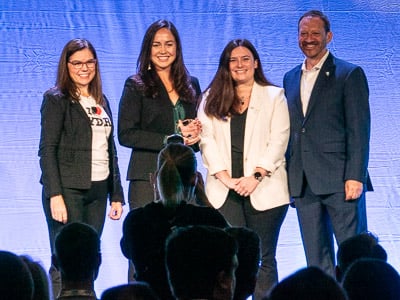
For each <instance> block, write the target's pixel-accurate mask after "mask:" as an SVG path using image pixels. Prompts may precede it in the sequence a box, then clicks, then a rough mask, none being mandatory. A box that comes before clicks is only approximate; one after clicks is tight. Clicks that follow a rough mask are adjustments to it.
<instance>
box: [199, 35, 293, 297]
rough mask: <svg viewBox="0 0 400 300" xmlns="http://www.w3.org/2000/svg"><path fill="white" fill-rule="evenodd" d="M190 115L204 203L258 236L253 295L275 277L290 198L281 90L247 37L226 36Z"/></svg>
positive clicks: (285, 112)
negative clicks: (196, 132) (198, 127)
mask: <svg viewBox="0 0 400 300" xmlns="http://www.w3.org/2000/svg"><path fill="white" fill-rule="evenodd" d="M198 118H199V119H200V121H201V123H202V125H203V131H202V134H201V142H200V149H201V153H202V159H203V163H204V166H205V168H206V169H207V178H206V193H207V196H208V198H209V201H210V203H211V204H212V205H213V206H214V207H215V208H217V209H219V210H220V212H221V213H222V214H223V215H224V217H225V218H226V219H227V221H228V222H229V223H230V224H231V225H233V226H245V227H248V228H250V229H252V230H254V231H255V232H256V233H257V234H258V235H259V236H260V239H261V251H262V261H261V266H260V270H259V275H258V280H257V285H256V289H255V294H254V296H255V299H261V298H262V296H264V295H265V292H266V291H267V290H268V289H269V288H270V287H272V286H273V285H274V284H275V283H276V282H277V281H278V274H277V265H276V260H275V253H276V246H277V242H278V235H279V231H280V228H281V225H282V223H283V220H284V218H285V216H286V212H287V209H288V204H289V199H290V198H289V193H288V184H287V175H286V168H285V151H286V147H287V143H288V139H289V113H288V108H287V103H286V98H285V96H284V91H283V89H282V88H278V87H276V86H274V85H273V84H271V83H270V82H269V81H268V80H267V79H266V77H265V75H264V73H263V70H262V65H261V61H260V59H259V55H258V53H257V50H256V49H255V48H254V46H253V45H252V44H251V43H250V42H249V41H248V40H246V39H239V40H232V41H230V42H229V43H228V44H227V46H226V47H225V49H224V50H223V52H222V54H221V57H220V61H219V67H218V70H217V72H216V74H215V76H214V78H213V80H212V81H211V83H210V85H209V86H208V88H207V90H206V92H205V93H204V96H203V99H202V102H201V104H200V106H199V111H198Z"/></svg>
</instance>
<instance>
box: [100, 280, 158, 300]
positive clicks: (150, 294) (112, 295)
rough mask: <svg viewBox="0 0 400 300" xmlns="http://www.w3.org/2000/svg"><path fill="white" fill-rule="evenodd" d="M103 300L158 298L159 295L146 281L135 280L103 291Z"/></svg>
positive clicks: (149, 299) (154, 299) (147, 299)
mask: <svg viewBox="0 0 400 300" xmlns="http://www.w3.org/2000/svg"><path fill="white" fill-rule="evenodd" d="M100 299H101V300H158V299H159V298H158V296H157V295H156V293H155V292H154V291H153V289H152V288H151V287H150V285H149V284H147V283H146V282H141V281H135V282H132V283H129V284H123V285H118V286H114V287H111V288H109V289H107V290H105V291H104V292H103V294H102V295H101V298H100Z"/></svg>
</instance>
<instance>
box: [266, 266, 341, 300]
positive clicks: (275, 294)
mask: <svg viewBox="0 0 400 300" xmlns="http://www.w3.org/2000/svg"><path fill="white" fill-rule="evenodd" d="M266 299H268V300H293V299H296V300H321V299H324V300H346V299H347V297H346V293H345V292H344V290H343V289H342V288H341V287H340V286H339V284H338V283H337V281H336V280H335V279H334V278H333V277H331V276H329V275H328V274H326V273H325V272H324V271H322V270H321V269H319V268H317V267H307V268H303V269H300V270H299V271H297V272H295V273H293V274H292V275H290V276H289V277H287V278H285V279H284V280H282V281H281V282H279V283H278V284H277V285H276V286H275V287H273V288H272V290H271V292H270V294H269V297H268V298H266Z"/></svg>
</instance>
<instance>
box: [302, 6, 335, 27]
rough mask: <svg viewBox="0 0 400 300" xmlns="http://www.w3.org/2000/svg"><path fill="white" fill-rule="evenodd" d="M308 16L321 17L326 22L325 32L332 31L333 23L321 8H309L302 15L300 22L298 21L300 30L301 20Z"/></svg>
mask: <svg viewBox="0 0 400 300" xmlns="http://www.w3.org/2000/svg"><path fill="white" fill-rule="evenodd" d="M307 17H312V18H320V19H321V20H322V22H324V29H325V32H329V31H331V23H330V22H329V19H328V17H327V16H326V15H325V14H324V13H323V12H321V11H319V10H309V11H307V12H306V13H304V14H303V15H302V16H301V17H300V19H299V22H298V23H297V28H298V30H300V22H301V20H303V19H304V18H307Z"/></svg>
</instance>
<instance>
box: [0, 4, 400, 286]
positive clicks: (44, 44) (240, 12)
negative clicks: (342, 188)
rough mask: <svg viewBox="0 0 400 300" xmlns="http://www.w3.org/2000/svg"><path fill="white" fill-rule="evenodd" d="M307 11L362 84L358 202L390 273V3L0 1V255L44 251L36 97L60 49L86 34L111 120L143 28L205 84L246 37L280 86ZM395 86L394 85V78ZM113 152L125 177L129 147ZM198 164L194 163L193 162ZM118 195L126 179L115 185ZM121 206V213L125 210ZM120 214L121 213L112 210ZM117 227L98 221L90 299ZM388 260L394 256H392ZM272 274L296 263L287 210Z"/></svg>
mask: <svg viewBox="0 0 400 300" xmlns="http://www.w3.org/2000/svg"><path fill="white" fill-rule="evenodd" d="M309 9H319V10H323V11H324V12H325V13H326V14H327V15H328V16H329V17H330V19H331V22H332V31H333V33H334V38H333V41H332V43H331V44H330V47H329V48H330V50H331V51H332V52H333V53H334V54H335V55H337V56H338V57H340V58H343V59H346V60H348V61H351V62H354V63H356V64H359V65H360V66H362V67H363V68H364V70H365V72H366V74H367V76H368V80H369V84H370V91H371V97H370V103H371V111H372V136H371V153H370V166H369V170H370V174H371V177H372V180H373V183H374V187H375V192H373V193H369V194H368V195H367V197H368V199H367V201H368V217H369V228H370V230H371V231H373V232H375V233H376V234H377V235H378V236H379V237H380V240H381V242H382V244H383V245H384V247H385V248H386V249H387V251H388V253H389V262H390V263H392V264H393V265H394V266H395V267H396V268H397V269H400V257H399V255H398V253H399V252H398V251H399V250H398V249H399V248H400V208H399V206H400V205H399V196H400V195H399V194H400V182H399V178H400V165H399V162H400V150H399V149H400V147H399V145H398V143H399V140H398V139H399V135H400V134H399V128H400V88H399V77H400V5H399V1H398V0H353V1H339V0H320V1H316V0H308V1H305V0H302V1H296V0H288V1H281V0H270V1H264V0H251V1H250V0H240V1H239V0H218V1H213V0H209V1H207V0H204V1H201V0H199V1H191V0H189V1H187V0H176V1H166V0H158V1H148V0H142V1H140V0H133V1H132V0H104V1H93V0H81V1H78V0H69V1H64V0H52V1H40V0H19V1H5V0H2V1H1V2H0V109H1V110H0V111H1V112H0V124H1V129H0V130H1V139H0V171H1V173H0V175H1V177H2V178H3V179H2V180H3V181H2V182H1V184H0V186H1V187H0V249H6V250H11V251H14V252H16V253H18V254H29V255H31V256H32V257H33V258H35V259H37V260H40V261H41V262H42V263H43V265H44V266H45V267H46V268H47V267H48V266H49V263H50V250H49V245H48V244H49V243H48V236H47V229H46V224H45V219H44V215H43V212H42V207H41V200H40V199H41V185H40V184H39V177H40V169H39V163H38V156H37V151H38V142H39V134H40V113H39V109H40V105H41V102H42V95H43V93H44V91H46V90H47V89H48V88H49V87H51V86H53V85H54V81H55V74H56V67H57V62H58V58H59V55H60V52H61V50H62V48H63V46H64V45H65V43H66V42H67V41H68V40H70V39H72V38H75V37H85V38H88V39H89V40H90V41H91V42H92V43H93V44H94V46H95V47H96V49H97V51H98V55H99V62H100V67H101V71H102V77H103V82H104V92H105V93H106V95H107V96H108V97H109V99H110V100H111V105H112V109H113V112H114V122H115V123H116V122H117V119H116V117H117V109H118V102H119V99H120V96H121V91H122V88H123V84H124V81H125V79H126V78H127V77H128V76H129V75H131V74H133V73H135V70H136V59H137V56H138V52H139V49H140V44H141V40H142V38H143V35H144V32H145V30H146V28H147V27H148V25H150V24H151V23H152V22H153V21H155V20H157V19H160V18H166V19H169V20H171V21H173V22H174V23H175V25H176V26H177V28H178V30H179V32H180V35H181V39H182V42H183V49H184V58H185V62H186V64H187V66H188V69H189V71H190V72H191V73H192V74H193V75H194V76H197V77H198V78H199V79H200V83H201V86H202V88H203V89H204V88H206V87H207V85H208V83H209V81H210V79H211V78H212V76H213V75H214V73H215V71H216V67H217V64H218V58H219V55H220V53H221V51H222V49H223V47H224V46H225V44H226V43H227V42H228V41H229V40H230V39H233V38H238V37H245V38H247V39H249V40H251V41H252V42H253V43H254V44H255V46H256V47H257V49H258V51H259V52H260V55H261V59H262V63H263V65H264V67H265V71H266V74H267V76H268V77H269V78H270V79H271V80H272V81H273V82H275V83H276V84H278V85H281V84H282V77H283V75H284V73H285V72H286V71H288V70H289V69H291V68H292V67H294V66H295V65H296V64H299V63H300V62H301V61H302V60H303V56H302V54H301V52H300V50H299V49H298V47H297V21H298V18H299V17H300V15H301V14H302V13H303V12H305V11H306V10H309ZM396 78H397V79H396ZM117 146H118V151H119V157H120V167H121V172H122V176H123V178H125V174H126V167H127V162H128V159H129V153H130V152H129V150H128V149H126V148H123V147H121V146H120V145H117ZM199 164H200V165H201V161H200V163H199ZM123 184H124V188H125V192H126V191H127V183H126V181H124V182H123ZM126 210H128V208H127V207H126ZM124 216H125V214H124ZM121 225H122V220H121V221H118V222H113V221H110V220H107V222H106V224H105V231H104V234H103V236H102V251H103V264H102V266H101V271H100V276H99V278H98V280H97V281H96V289H97V290H98V292H99V293H101V291H102V290H104V289H105V288H108V287H110V286H112V285H116V284H120V283H124V282H126V277H127V275H126V271H127V262H126V260H125V258H123V256H122V255H121V252H120V248H119V240H120V237H121ZM396 253H397V255H396ZM278 265H279V272H280V278H283V277H285V276H287V275H288V274H290V273H292V272H293V271H295V270H296V269H298V268H300V267H303V266H305V259H304V254H303V250H302V245H301V240H300V236H299V229H298V225H297V220H296V216H295V211H294V210H293V209H290V211H289V214H288V216H287V218H286V220H285V223H284V226H283V228H282V233H281V236H280V240H279V248H278Z"/></svg>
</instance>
